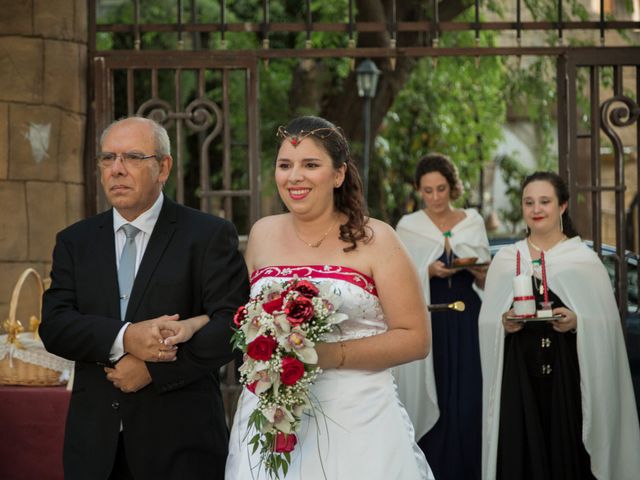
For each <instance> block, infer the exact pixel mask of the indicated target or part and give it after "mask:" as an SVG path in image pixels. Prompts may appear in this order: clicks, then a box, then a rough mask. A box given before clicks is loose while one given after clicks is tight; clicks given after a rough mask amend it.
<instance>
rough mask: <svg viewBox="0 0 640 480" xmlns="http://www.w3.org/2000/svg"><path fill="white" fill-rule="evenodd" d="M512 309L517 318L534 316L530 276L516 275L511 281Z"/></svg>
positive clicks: (534, 299) (534, 303)
mask: <svg viewBox="0 0 640 480" xmlns="http://www.w3.org/2000/svg"><path fill="white" fill-rule="evenodd" d="M513 309H514V311H515V313H516V315H517V316H518V317H533V316H535V314H536V298H535V297H534V296H533V285H532V284H531V275H524V274H523V275H516V277H515V278H514V279H513Z"/></svg>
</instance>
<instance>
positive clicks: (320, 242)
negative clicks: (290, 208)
mask: <svg viewBox="0 0 640 480" xmlns="http://www.w3.org/2000/svg"><path fill="white" fill-rule="evenodd" d="M336 223H338V216H337V215H336V217H335V219H334V220H333V223H332V224H331V226H330V227H329V229H328V230H327V231H326V232H324V233H323V234H322V237H320V240H317V241H315V242H311V243H309V242H307V241H306V240H305V239H303V238H302V237H301V236H300V234H299V233H298V230H297V229H296V226H295V225H294V226H293V233H295V234H296V237H298V240H300V241H301V242H302V243H304V244H305V245H306V246H307V247H311V248H318V247H319V246H320V245H322V242H324V241H325V239H326V238H327V235H329V232H330V231H331V230H333V227H335V226H336Z"/></svg>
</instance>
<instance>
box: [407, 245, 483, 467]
mask: <svg viewBox="0 0 640 480" xmlns="http://www.w3.org/2000/svg"><path fill="white" fill-rule="evenodd" d="M454 258H455V255H451V254H449V255H448V254H447V252H446V251H445V252H443V254H442V256H441V257H440V258H439V260H440V261H441V262H443V263H444V264H445V265H450V264H451V261H452V260H453V259H454ZM474 279H475V278H474V276H473V275H472V274H471V273H470V272H469V271H467V270H464V269H463V270H459V271H458V272H456V273H455V274H454V275H452V276H451V277H449V278H437V277H433V278H431V280H430V291H431V303H433V304H435V303H451V302H454V301H457V300H461V301H463V302H464V304H465V311H464V312H456V311H453V310H446V311H444V312H433V313H432V314H431V329H432V339H433V344H432V352H433V368H434V373H435V382H436V389H437V393H438V406H439V408H440V417H439V418H438V421H437V423H436V424H435V425H434V427H433V428H432V429H431V430H429V432H427V433H426V435H424V436H423V437H422V438H421V439H420V440H419V442H418V445H419V446H420V448H421V449H422V451H423V452H424V453H425V456H426V457H427V460H428V462H429V465H430V466H431V469H432V471H433V474H434V476H435V477H436V478H437V479H438V480H479V479H480V463H481V449H482V430H481V428H482V372H481V368H480V347H479V342H478V315H479V313H480V304H481V301H480V297H479V296H478V294H477V293H476V292H475V291H474V290H473V288H472V284H473V282H474Z"/></svg>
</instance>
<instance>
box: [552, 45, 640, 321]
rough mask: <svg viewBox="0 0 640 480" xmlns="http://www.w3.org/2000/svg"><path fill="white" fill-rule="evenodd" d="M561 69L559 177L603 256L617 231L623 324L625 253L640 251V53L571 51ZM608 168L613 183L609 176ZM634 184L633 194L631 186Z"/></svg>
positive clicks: (576, 215)
mask: <svg viewBox="0 0 640 480" xmlns="http://www.w3.org/2000/svg"><path fill="white" fill-rule="evenodd" d="M557 65H558V68H557V80H558V142H559V170H560V174H561V175H562V176H563V177H564V178H565V179H566V180H567V181H568V184H569V188H570V193H571V205H570V211H571V212H572V216H573V217H574V219H575V221H576V223H577V226H578V229H579V231H580V233H581V234H582V235H583V236H584V237H586V238H588V239H591V240H593V246H594V250H595V251H596V252H601V247H602V243H603V232H604V230H606V231H608V232H612V231H613V232H615V235H614V236H615V247H616V253H615V255H614V257H615V265H616V297H617V301H618V307H619V309H620V313H621V317H622V319H624V318H625V317H626V316H627V315H628V295H627V294H628V284H627V262H626V256H627V255H628V254H627V251H628V250H632V251H634V252H636V254H637V253H638V252H640V248H639V245H638V242H639V239H638V226H639V225H640V209H639V208H638V200H637V196H638V193H637V192H638V186H639V185H640V160H639V158H638V147H639V146H640V51H639V49H638V48H609V49H607V51H606V55H603V54H602V51H601V50H599V49H592V50H589V49H587V50H570V51H568V52H567V53H566V54H564V55H562V56H560V57H559V58H558V64H557ZM581 100H582V101H581ZM606 163H611V164H612V167H613V168H612V170H613V171H614V176H613V178H608V179H607V178H603V166H604V165H605V164H606ZM609 170H611V168H609ZM633 184H635V192H634V189H630V188H628V187H629V186H630V185H631V186H633ZM634 193H635V200H634V198H633V196H634ZM607 195H609V196H613V197H614V199H613V200H614V205H615V209H614V212H612V213H613V215H611V216H610V217H613V218H608V217H607V212H605V211H604V209H603V197H604V196H607ZM633 205H635V208H634V207H633ZM612 227H615V228H612ZM637 273H640V272H637ZM635 288H636V289H637V284H636V285H635Z"/></svg>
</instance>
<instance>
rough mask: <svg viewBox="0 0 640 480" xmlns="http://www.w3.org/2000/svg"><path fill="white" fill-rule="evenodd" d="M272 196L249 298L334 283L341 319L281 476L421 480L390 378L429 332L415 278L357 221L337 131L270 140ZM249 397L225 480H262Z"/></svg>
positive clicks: (426, 473)
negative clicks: (278, 208)
mask: <svg viewBox="0 0 640 480" xmlns="http://www.w3.org/2000/svg"><path fill="white" fill-rule="evenodd" d="M278 137H279V150H278V155H277V158H276V162H275V181H276V184H277V187H278V192H279V194H280V197H281V199H282V201H283V202H284V204H285V205H286V207H287V209H288V211H289V213H285V214H282V215H274V216H270V217H266V218H263V219H261V220H260V221H258V222H257V223H256V224H255V225H254V226H253V228H252V230H251V234H250V236H249V243H248V246H247V252H246V256H245V258H246V261H247V265H248V267H249V271H250V272H251V275H252V294H254V295H255V293H256V292H258V291H259V290H260V288H261V286H262V285H263V284H264V282H285V281H287V280H290V279H291V278H293V277H299V278H306V279H307V280H310V281H312V282H314V283H315V284H316V285H319V284H321V283H322V282H331V284H332V286H333V287H334V289H335V290H337V291H338V292H339V294H340V295H341V297H342V304H341V307H340V311H341V312H342V313H345V314H347V315H348V317H349V318H348V320H346V321H344V322H343V323H341V324H340V328H339V331H336V332H335V333H332V334H329V335H328V336H327V338H326V343H322V344H317V345H316V349H317V352H318V358H319V360H318V362H319V366H320V367H321V368H322V369H323V373H322V374H320V375H319V376H318V378H317V380H316V383H315V384H314V385H313V386H312V388H311V397H312V398H311V402H312V404H313V406H314V408H313V412H314V413H312V414H307V415H303V418H302V423H301V428H300V430H299V431H298V432H297V436H298V444H297V445H296V447H295V449H294V450H293V451H292V452H291V464H290V466H289V469H288V473H287V475H286V477H285V478H286V479H287V480H292V479H304V480H313V479H330V480H340V479H345V480H346V479H349V480H352V479H354V478H366V479H369V480H372V479H373V480H375V479H380V480H382V479H384V480H392V479H399V480H400V479H401V480H413V479H416V480H418V479H430V478H432V475H431V471H430V469H429V466H428V464H427V461H426V460H425V457H424V455H423V453H422V452H421V450H420V449H419V448H418V446H417V445H416V444H415V442H414V435H413V428H412V426H411V423H410V421H409V418H408V416H407V414H406V412H405V409H404V407H403V406H402V404H401V403H400V401H399V400H398V396H397V393H396V387H395V384H394V380H393V377H392V374H391V371H390V370H389V369H390V368H391V367H393V366H395V365H399V364H402V363H405V362H409V361H412V360H415V359H419V358H424V357H425V356H426V354H427V353H428V351H429V345H430V328H429V322H428V319H427V313H426V307H425V304H424V301H423V296H422V294H421V290H420V286H419V281H418V277H417V274H416V272H415V270H414V268H413V266H412V264H411V261H410V260H409V258H408V256H407V253H406V251H405V249H404V247H403V246H402V245H401V243H400V242H399V240H398V238H397V237H396V235H395V232H394V231H393V229H392V228H391V227H389V226H388V225H386V224H385V223H383V222H380V221H378V220H374V219H368V218H366V217H365V216H364V210H365V207H364V205H363V198H362V184H361V181H360V178H359V176H358V173H357V169H356V167H355V165H354V164H353V162H352V160H351V158H350V154H349V146H348V143H347V141H346V139H345V138H344V135H343V133H342V131H341V130H340V129H338V128H336V127H335V126H334V125H333V124H331V123H330V122H328V121H326V120H324V119H322V118H318V117H301V118H298V119H295V120H293V121H292V122H291V123H290V124H289V125H287V127H286V128H282V127H280V129H279V130H278ZM256 405H257V397H256V396H255V395H254V394H253V393H251V392H250V391H248V390H247V389H245V390H243V392H242V394H241V396H240V399H239V401H238V408H237V411H236V416H235V419H234V422H233V428H232V431H231V439H230V444H229V457H228V459H227V466H226V479H227V480H235V479H237V480H247V479H252V478H255V479H263V478H267V476H266V474H265V471H264V467H262V468H261V465H260V459H259V455H258V452H256V453H252V452H253V449H252V448H251V447H250V445H249V440H250V438H251V437H252V436H253V433H251V432H249V431H248V429H247V423H248V419H249V415H250V414H251V412H252V411H253V410H254V409H255V407H256Z"/></svg>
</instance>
